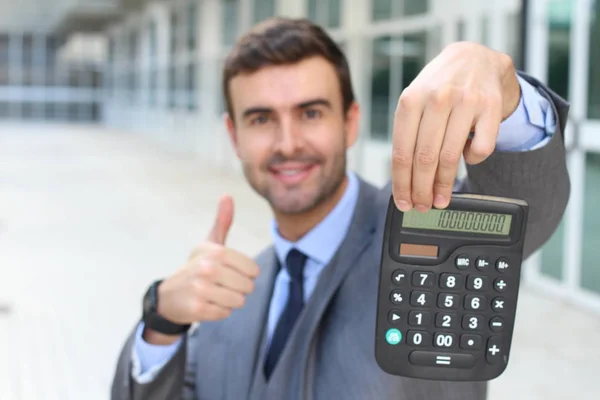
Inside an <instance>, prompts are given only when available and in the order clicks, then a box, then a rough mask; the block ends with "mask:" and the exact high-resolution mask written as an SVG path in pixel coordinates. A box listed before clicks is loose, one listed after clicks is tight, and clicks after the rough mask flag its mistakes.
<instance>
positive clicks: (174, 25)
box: [169, 10, 179, 56]
mask: <svg viewBox="0 0 600 400" xmlns="http://www.w3.org/2000/svg"><path fill="white" fill-rule="evenodd" d="M177 11H178V10H171V17H170V22H169V36H170V45H169V51H170V53H171V55H172V56H173V55H175V53H176V52H177V44H178V42H179V29H178V28H179V15H178V14H177Z"/></svg>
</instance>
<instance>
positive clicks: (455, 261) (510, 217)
mask: <svg viewBox="0 0 600 400" xmlns="http://www.w3.org/2000/svg"><path fill="white" fill-rule="evenodd" d="M527 213H528V205H527V203H526V202H525V201H523V200H519V199H510V198H504V197H494V196H484V195H476V194H466V193H465V194H463V193H454V194H453V195H452V198H451V201H450V204H449V206H448V207H447V208H445V209H436V208H432V209H430V210H429V211H427V212H424V213H422V212H419V211H416V210H411V211H408V212H405V213H404V212H402V211H400V210H399V209H397V208H396V205H395V203H394V201H393V198H390V202H389V207H388V212H387V217H386V225H385V231H384V239H383V246H382V256H381V264H380V271H379V290H378V299H377V321H376V327H375V358H376V361H377V363H378V365H379V367H380V368H381V369H382V370H383V371H385V372H387V373H389V374H392V375H397V376H404V377H410V378H420V379H431V380H443V381H487V380H492V379H494V378H497V377H498V376H500V375H501V374H502V373H503V372H504V370H505V369H506V366H507V364H508V359H509V354H510V346H511V341H512V335H513V329H514V323H515V314H516V307H517V298H518V293H519V283H520V275H521V262H522V257H523V241H524V239H525V229H526V225H527Z"/></svg>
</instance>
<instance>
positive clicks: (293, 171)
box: [279, 169, 302, 175]
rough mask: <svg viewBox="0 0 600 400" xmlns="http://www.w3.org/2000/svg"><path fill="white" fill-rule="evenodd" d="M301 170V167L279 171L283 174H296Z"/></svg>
mask: <svg viewBox="0 0 600 400" xmlns="http://www.w3.org/2000/svg"><path fill="white" fill-rule="evenodd" d="M301 171H302V170H300V169H288V170H282V171H279V173H280V174H281V175H296V174H299V173H300V172H301Z"/></svg>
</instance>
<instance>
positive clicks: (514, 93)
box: [499, 53, 521, 121]
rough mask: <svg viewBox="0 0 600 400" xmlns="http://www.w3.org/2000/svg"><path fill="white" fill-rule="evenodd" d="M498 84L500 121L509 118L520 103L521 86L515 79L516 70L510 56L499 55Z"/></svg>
mask: <svg viewBox="0 0 600 400" xmlns="http://www.w3.org/2000/svg"><path fill="white" fill-rule="evenodd" d="M499 59H500V61H499V64H500V82H501V85H502V121H504V120H505V119H506V118H508V117H510V116H511V115H512V114H513V113H514V112H515V110H516V109H517V107H518V106H519V103H520V101H521V85H520V84H519V79H518V78H517V70H516V69H515V66H514V64H513V62H512V59H511V58H510V56H508V55H507V54H504V53H500V54H499Z"/></svg>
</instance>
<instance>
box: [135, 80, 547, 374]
mask: <svg viewBox="0 0 600 400" xmlns="http://www.w3.org/2000/svg"><path fill="white" fill-rule="evenodd" d="M519 83H520V85H521V91H522V96H521V100H520V103H519V106H518V107H517V109H516V110H515V112H514V113H513V114H512V115H511V116H510V117H508V118H507V119H506V120H505V121H503V122H502V124H501V125H500V130H499V133H498V137H497V142H496V150H497V151H527V150H532V149H535V148H538V147H541V146H544V145H545V144H546V143H547V142H548V141H549V140H550V137H551V136H552V134H553V133H554V130H555V127H556V117H555V115H554V113H553V111H552V107H551V105H550V103H549V102H548V100H546V98H544V97H543V96H542V95H541V94H539V92H538V91H537V89H536V88H535V87H533V86H532V85H531V84H529V83H528V82H527V81H525V80H524V79H522V78H521V77H519ZM347 174H348V178H349V184H348V186H347V188H346V191H345V193H344V195H343V197H342V199H341V200H340V201H339V202H338V204H337V205H336V206H335V208H334V209H333V211H332V212H331V213H329V215H328V216H327V217H326V218H325V219H324V220H323V221H322V222H321V223H319V224H318V225H317V226H316V227H314V228H313V229H312V230H311V231H310V232H308V233H307V234H306V235H305V236H304V237H303V238H302V239H300V240H299V241H298V242H296V243H292V242H289V241H287V240H286V239H284V238H282V237H281V236H280V235H279V233H278V231H277V224H276V222H275V221H272V223H271V234H272V236H273V245H274V248H275V252H276V254H277V257H278V258H279V260H280V262H281V263H282V265H283V263H284V261H285V259H286V255H287V253H288V251H289V250H290V249H291V248H292V247H296V248H297V249H298V250H300V251H302V252H303V253H304V254H306V255H307V256H308V259H307V261H306V266H305V270H304V297H305V301H307V300H308V299H309V297H310V296H311V294H312V292H313V290H314V288H315V285H316V283H317V280H318V278H319V274H320V273H321V271H322V270H323V268H324V267H325V266H326V265H327V264H328V263H329V261H330V260H331V258H332V257H333V255H334V253H335V252H336V251H337V249H338V247H339V246H340V244H341V242H342V241H343V239H344V238H345V236H346V233H347V230H348V227H349V226H350V222H351V220H352V214H353V212H354V208H355V206H356V201H357V199H358V189H359V183H358V178H357V177H356V175H355V174H354V173H352V172H348V173H347ZM332 232H335V234H332ZM289 280H290V277H289V275H288V273H287V271H286V269H285V268H282V269H281V270H280V272H279V273H278V275H277V277H276V278H275V287H274V291H273V296H272V298H271V303H270V307H269V315H268V321H267V335H268V336H267V337H268V340H269V341H270V340H271V336H272V334H273V332H274V330H275V326H276V324H277V320H278V319H279V316H280V315H281V313H282V311H283V308H284V307H285V303H286V300H287V295H288V283H289ZM143 329H144V326H143V323H142V324H140V325H139V326H138V328H137V332H136V341H135V345H134V348H133V354H132V361H133V371H132V375H133V378H134V379H135V380H136V381H137V382H139V383H141V384H143V383H147V382H149V381H151V380H152V379H154V377H155V376H156V374H157V373H158V372H159V371H160V370H161V368H162V367H163V366H164V365H165V364H166V363H167V362H168V361H169V360H170V359H171V357H172V356H173V355H174V354H175V352H176V351H177V349H178V347H179V345H180V344H181V340H179V341H177V342H175V343H173V344H172V345H168V346H156V345H151V344H148V343H146V342H145V341H144V340H143V339H142V332H143Z"/></svg>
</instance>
